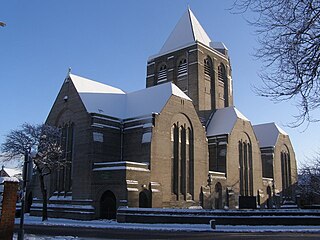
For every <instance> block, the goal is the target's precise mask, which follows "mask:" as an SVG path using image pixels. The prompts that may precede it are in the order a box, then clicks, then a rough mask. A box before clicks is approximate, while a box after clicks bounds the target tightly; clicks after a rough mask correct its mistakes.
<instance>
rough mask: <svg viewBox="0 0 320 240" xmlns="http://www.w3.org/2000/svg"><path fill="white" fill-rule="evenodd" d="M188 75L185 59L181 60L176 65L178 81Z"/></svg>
mask: <svg viewBox="0 0 320 240" xmlns="http://www.w3.org/2000/svg"><path fill="white" fill-rule="evenodd" d="M187 74H188V64H187V59H185V58H184V59H181V60H180V61H179V65H178V80H181V78H183V77H184V76H186V75H187Z"/></svg>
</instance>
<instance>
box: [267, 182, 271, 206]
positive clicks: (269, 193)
mask: <svg viewBox="0 0 320 240" xmlns="http://www.w3.org/2000/svg"><path fill="white" fill-rule="evenodd" d="M267 195H268V199H267V207H268V208H272V199H271V198H272V195H271V187H270V186H268V187H267Z"/></svg>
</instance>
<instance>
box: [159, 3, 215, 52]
mask: <svg viewBox="0 0 320 240" xmlns="http://www.w3.org/2000/svg"><path fill="white" fill-rule="evenodd" d="M195 42H201V43H202V44H204V45H206V46H208V47H210V42H211V39H210V38H209V36H208V34H207V33H206V32H205V30H204V29H203V27H202V26H201V24H200V23H199V21H198V20H197V18H196V17H195V16H194V14H193V12H192V11H191V10H190V8H188V10H187V11H186V12H185V13H184V14H183V16H182V17H181V18H180V20H179V22H178V23H177V25H176V26H175V28H174V29H173V31H172V32H171V34H170V36H169V38H168V39H167V41H166V42H165V43H164V45H163V47H162V48H161V50H160V52H159V54H163V53H166V52H170V51H172V50H174V49H177V48H179V47H183V46H185V45H188V44H191V43H195Z"/></svg>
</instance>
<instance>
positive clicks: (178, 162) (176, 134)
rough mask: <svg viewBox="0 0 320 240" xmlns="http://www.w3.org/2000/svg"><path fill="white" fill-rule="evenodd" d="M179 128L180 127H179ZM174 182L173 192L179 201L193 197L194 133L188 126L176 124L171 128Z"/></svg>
mask: <svg viewBox="0 0 320 240" xmlns="http://www.w3.org/2000/svg"><path fill="white" fill-rule="evenodd" d="M178 126H179V127H178ZM171 142H172V178H171V179H172V182H171V190H172V193H173V194H175V195H176V197H177V200H179V195H183V196H184V198H185V199H187V198H188V197H190V196H193V180H194V179H193V176H194V174H193V171H194V163H193V133H192V129H191V127H189V126H187V124H181V123H179V122H177V123H175V124H173V125H172V127H171Z"/></svg>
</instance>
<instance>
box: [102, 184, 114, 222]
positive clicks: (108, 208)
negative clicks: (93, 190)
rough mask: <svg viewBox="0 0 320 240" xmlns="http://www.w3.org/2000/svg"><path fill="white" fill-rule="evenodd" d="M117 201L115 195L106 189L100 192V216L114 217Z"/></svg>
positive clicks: (105, 217)
mask: <svg viewBox="0 0 320 240" xmlns="http://www.w3.org/2000/svg"><path fill="white" fill-rule="evenodd" d="M116 214H117V201H116V197H115V195H114V194H113V192H111V191H109V190H108V191H106V192H105V193H104V194H102V196H101V199H100V218H102V219H116Z"/></svg>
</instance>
